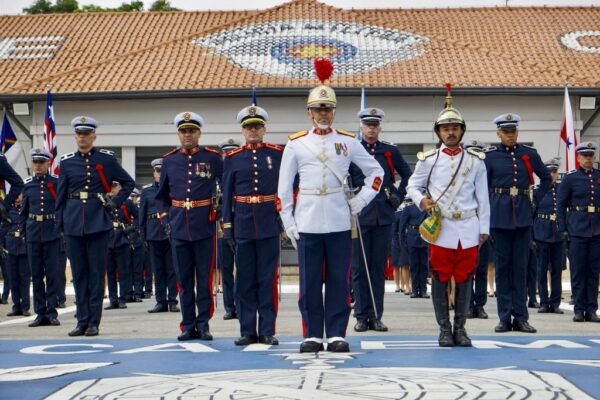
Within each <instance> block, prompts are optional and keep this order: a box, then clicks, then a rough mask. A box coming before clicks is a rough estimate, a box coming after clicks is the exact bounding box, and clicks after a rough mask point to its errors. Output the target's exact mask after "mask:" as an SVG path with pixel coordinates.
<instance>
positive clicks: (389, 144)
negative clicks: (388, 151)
mask: <svg viewBox="0 0 600 400" xmlns="http://www.w3.org/2000/svg"><path fill="white" fill-rule="evenodd" d="M380 142H381V143H383V144H387V145H388V146H393V144H391V143H390V142H386V141H385V140H380Z"/></svg>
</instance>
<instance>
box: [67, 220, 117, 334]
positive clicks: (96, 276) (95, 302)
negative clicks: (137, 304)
mask: <svg viewBox="0 0 600 400" xmlns="http://www.w3.org/2000/svg"><path fill="white" fill-rule="evenodd" d="M109 234H110V231H105V232H98V233H93V234H91V235H85V236H70V235H67V236H65V239H66V241H67V255H68V256H69V260H71V270H72V272H73V286H74V287H75V305H76V306H77V325H78V326H79V327H82V328H85V327H87V326H88V325H93V326H98V325H100V319H101V318H102V301H103V299H104V276H105V275H106V262H107V258H108V239H109Z"/></svg>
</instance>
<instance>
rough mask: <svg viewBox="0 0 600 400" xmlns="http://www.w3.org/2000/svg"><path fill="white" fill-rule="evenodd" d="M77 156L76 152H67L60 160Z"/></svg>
mask: <svg viewBox="0 0 600 400" xmlns="http://www.w3.org/2000/svg"><path fill="white" fill-rule="evenodd" d="M73 156H75V152H74V151H73V152H71V153H67V154H63V155H62V156H60V161H63V160H68V159H69V158H71V157H73Z"/></svg>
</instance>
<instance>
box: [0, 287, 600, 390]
mask: <svg viewBox="0 0 600 400" xmlns="http://www.w3.org/2000/svg"><path fill="white" fill-rule="evenodd" d="M565 284H566V285H568V282H565ZM567 288H568V286H567ZM282 289H283V290H282V292H283V294H282V298H281V302H280V307H279V314H278V319H277V337H278V338H279V340H280V345H279V346H266V345H259V344H257V345H250V346H245V347H239V346H235V345H234V343H233V341H234V340H235V338H237V336H238V335H239V326H238V323H237V320H230V321H224V320H223V318H222V316H223V314H224V310H223V308H222V304H221V298H220V296H218V297H217V308H216V310H215V314H214V316H213V318H212V320H211V323H210V327H211V332H212V333H213V335H214V337H215V340H213V341H211V342H202V341H192V342H185V343H180V342H177V340H176V336H177V335H178V334H179V322H180V314H179V313H160V314H148V313H147V312H146V310H147V309H149V308H152V306H153V305H154V301H153V299H145V300H144V302H142V303H133V304H131V303H130V304H128V308H127V309H124V310H110V311H105V312H104V314H103V318H102V324H101V326H100V335H99V336H98V337H94V338H70V337H68V336H67V332H68V331H69V330H70V329H72V328H73V327H74V326H75V319H74V318H73V314H74V306H72V299H70V300H69V301H68V303H69V304H70V305H69V306H68V307H67V308H66V309H62V310H60V315H59V319H60V321H61V323H62V325H61V326H58V327H38V328H29V327H27V324H28V323H29V322H30V321H31V320H33V318H34V317H29V318H22V317H20V318H19V317H16V318H8V317H5V314H6V312H8V311H9V309H10V307H9V306H8V305H0V315H2V317H0V398H2V399H23V398H51V399H100V398H102V399H134V398H135V399H159V398H160V399H191V398H193V399H198V398H201V399H204V398H206V399H209V398H210V399H220V398H223V399H225V398H227V399H255V398H256V399H258V398H261V399H262V398H265V399H338V398H339V399H341V398H344V399H346V400H347V399H355V398H356V399H399V398H402V399H430V398H432V399H433V398H437V399H452V398H460V399H506V398H510V399H538V398H540V399H587V398H590V399H591V398H600V384H598V382H600V324H594V323H589V322H587V323H574V322H572V320H571V318H572V316H573V313H572V306H569V305H568V304H566V303H563V304H562V306H561V308H563V309H564V310H565V314H563V315H557V314H538V313H537V311H536V310H534V309H530V313H531V314H530V323H531V324H532V325H533V326H535V327H536V328H537V329H538V333H537V334H523V333H516V332H510V333H505V334H495V333H494V331H493V329H494V326H495V325H496V323H497V315H496V304H495V303H496V299H495V298H488V304H487V306H486V311H487V312H488V314H489V316H490V318H489V319H487V320H480V319H472V320H468V322H467V329H468V332H469V334H470V336H471V338H472V339H473V345H474V347H472V348H449V349H448V348H446V349H442V348H439V347H438V346H437V333H438V328H437V326H436V323H435V319H434V316H433V307H432V304H431V299H410V298H409V296H406V295H404V294H402V293H395V292H394V290H393V289H394V287H393V285H391V284H389V283H388V285H387V287H386V297H385V310H384V314H383V321H384V322H385V323H386V325H387V326H388V327H389V332H387V333H379V332H371V331H369V332H364V333H360V334H359V333H356V332H354V331H353V330H352V326H353V325H354V322H355V321H354V319H353V318H351V319H350V323H349V328H348V337H347V339H348V341H349V343H350V346H351V353H347V354H339V353H329V352H327V351H324V352H320V353H317V354H300V353H298V346H299V343H300V341H301V337H300V336H301V321H300V314H299V312H298V308H297V298H298V295H297V284H295V283H288V284H285V285H283V287H282ZM68 292H72V288H69V289H68ZM565 298H567V299H568V294H565Z"/></svg>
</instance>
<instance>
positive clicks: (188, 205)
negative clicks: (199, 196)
mask: <svg viewBox="0 0 600 400" xmlns="http://www.w3.org/2000/svg"><path fill="white" fill-rule="evenodd" d="M183 208H185V209H186V210H190V209H191V208H192V201H191V200H186V201H184V202H183Z"/></svg>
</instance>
